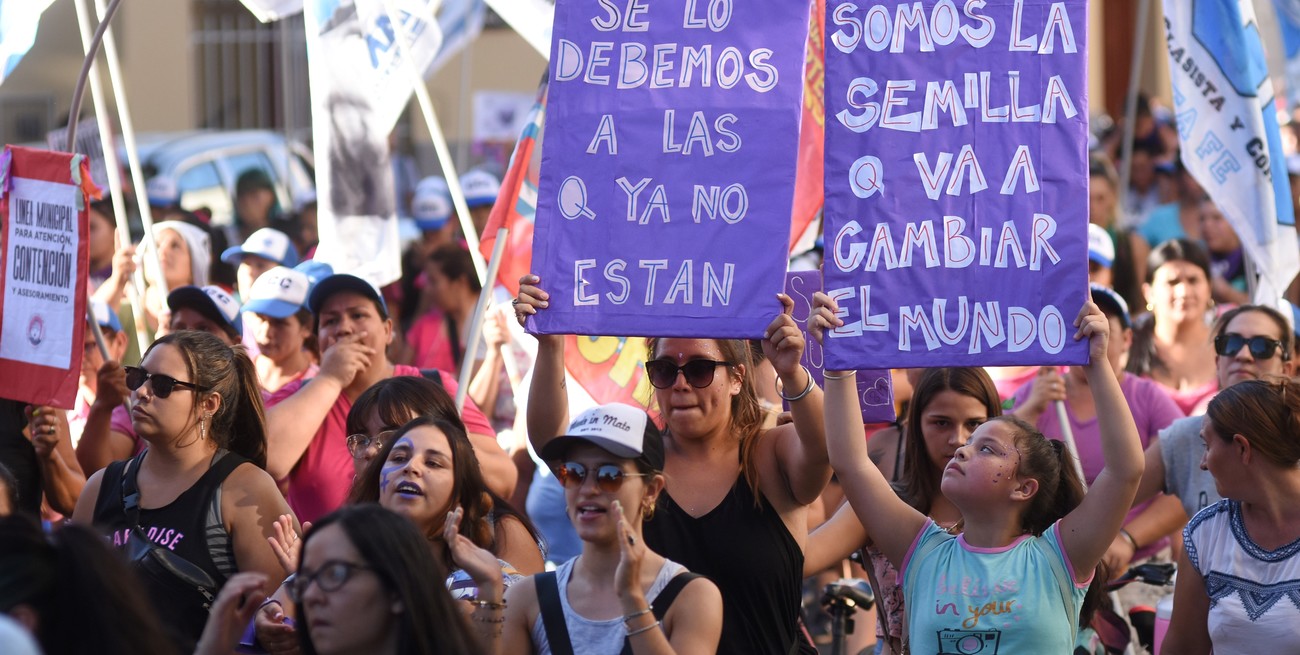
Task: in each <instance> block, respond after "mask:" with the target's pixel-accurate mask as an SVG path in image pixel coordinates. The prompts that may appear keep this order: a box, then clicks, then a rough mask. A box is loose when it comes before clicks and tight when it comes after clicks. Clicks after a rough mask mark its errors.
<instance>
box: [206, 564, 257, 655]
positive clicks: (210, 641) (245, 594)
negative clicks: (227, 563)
mask: <svg viewBox="0 0 1300 655" xmlns="http://www.w3.org/2000/svg"><path fill="white" fill-rule="evenodd" d="M264 584H266V576H265V575H262V574H261V573H236V574H234V575H232V576H230V579H229V580H227V581H226V584H225V585H224V586H222V587H221V593H220V594H217V599H216V601H214V602H213V603H212V609H211V610H209V611H208V622H207V624H206V625H204V626H203V636H201V637H199V643H198V647H197V648H195V650H194V655H226V653H231V652H234V650H235V646H237V645H239V637H240V635H242V634H243V633H244V628H245V627H247V626H248V621H249V620H250V619H252V618H253V614H255V613H256V612H257V609H258V607H260V606H261V605H262V601H263V600H265V599H266V594H264V593H263V592H262V585H264Z"/></svg>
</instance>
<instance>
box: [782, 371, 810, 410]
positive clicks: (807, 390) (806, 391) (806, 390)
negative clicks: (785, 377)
mask: <svg viewBox="0 0 1300 655" xmlns="http://www.w3.org/2000/svg"><path fill="white" fill-rule="evenodd" d="M799 368H800V369H803V372H804V375H807V376H808V386H806V387H804V388H803V391H800V392H799V395H797V396H787V395H785V391H783V390H782V389H780V388H778V389H777V390H776V395H778V396H780V397H781V400H784V401H786V402H787V403H792V402H794V401H796V400H803V397H804V396H807V395H808V394H810V393H812V390H813V378H812V373H810V372H809V371H808V368H807V367H805V366H804V365H803V364H800V365H799Z"/></svg>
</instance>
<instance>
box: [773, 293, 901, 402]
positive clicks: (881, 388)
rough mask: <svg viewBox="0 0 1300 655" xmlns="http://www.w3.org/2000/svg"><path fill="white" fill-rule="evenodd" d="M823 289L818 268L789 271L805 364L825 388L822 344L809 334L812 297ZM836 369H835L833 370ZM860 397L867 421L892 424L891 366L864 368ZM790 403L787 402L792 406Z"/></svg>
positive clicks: (859, 382)
mask: <svg viewBox="0 0 1300 655" xmlns="http://www.w3.org/2000/svg"><path fill="white" fill-rule="evenodd" d="M821 289H822V276H821V273H820V272H818V271H795V272H791V273H786V274H785V293H786V295H788V296H790V298H791V299H792V300H794V322H795V323H798V324H799V330H800V331H801V332H803V338H804V342H805V343H806V344H807V345H806V346H805V347H804V350H803V365H804V366H806V367H807V368H808V373H810V374H811V375H812V378H813V381H814V382H816V383H817V386H819V387H822V388H825V387H826V378H825V376H824V375H823V372H824V371H825V370H826V361H825V357H824V355H823V351H822V347H821V344H819V343H817V341H816V340H814V339H813V338H812V336H811V335H809V334H808V316H809V315H810V314H812V296H813V294H814V293H816V292H818V291H821ZM832 370H834V369H832ZM857 380H858V400H859V402H860V404H861V405H862V422H863V423H889V422H891V421H893V420H894V419H895V418H897V416H896V415H895V414H894V384H893V380H892V378H890V375H889V369H885V370H883V371H877V370H871V369H862V370H859V371H858V374H857ZM789 404H790V403H785V405H786V409H789Z"/></svg>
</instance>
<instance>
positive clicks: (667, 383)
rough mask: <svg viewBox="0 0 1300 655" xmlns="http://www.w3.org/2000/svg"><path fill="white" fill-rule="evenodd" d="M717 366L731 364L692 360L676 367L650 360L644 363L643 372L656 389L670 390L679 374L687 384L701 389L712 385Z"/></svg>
mask: <svg viewBox="0 0 1300 655" xmlns="http://www.w3.org/2000/svg"><path fill="white" fill-rule="evenodd" d="M719 366H731V362H719V361H716V360H712V359H694V360H691V361H689V362H686V363H685V364H682V365H681V366H678V365H676V364H674V363H672V362H671V361H670V360H667V359H652V360H650V361H648V362H646V363H645V372H646V374H647V375H649V376H650V384H653V385H654V386H655V388H657V389H668V388H671V387H672V386H673V383H675V382H677V374H678V373H679V372H680V373H681V374H682V375H684V376H685V377H686V383H687V384H689V385H691V386H692V387H695V388H696V389H703V388H704V387H707V386H709V385H710V384H713V374H714V372H715V371H717V369H718V367H719Z"/></svg>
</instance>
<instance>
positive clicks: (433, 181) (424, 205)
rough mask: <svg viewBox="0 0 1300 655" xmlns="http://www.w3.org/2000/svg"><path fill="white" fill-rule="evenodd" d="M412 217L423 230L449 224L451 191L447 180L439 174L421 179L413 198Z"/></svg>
mask: <svg viewBox="0 0 1300 655" xmlns="http://www.w3.org/2000/svg"><path fill="white" fill-rule="evenodd" d="M465 193H466V194H467V195H468V193H469V191H468V190H467V191H466V192H465ZM411 217H412V218H414V219H415V224H416V226H418V227H419V228H420V229H421V230H436V229H438V228H441V227H442V226H443V225H446V224H447V220H448V219H450V218H451V192H450V191H448V190H447V181H446V180H444V179H442V178H440V177H437V176H433V177H426V178H424V179H423V180H420V183H419V184H417V185H416V186H415V197H414V198H412V199H411Z"/></svg>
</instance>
